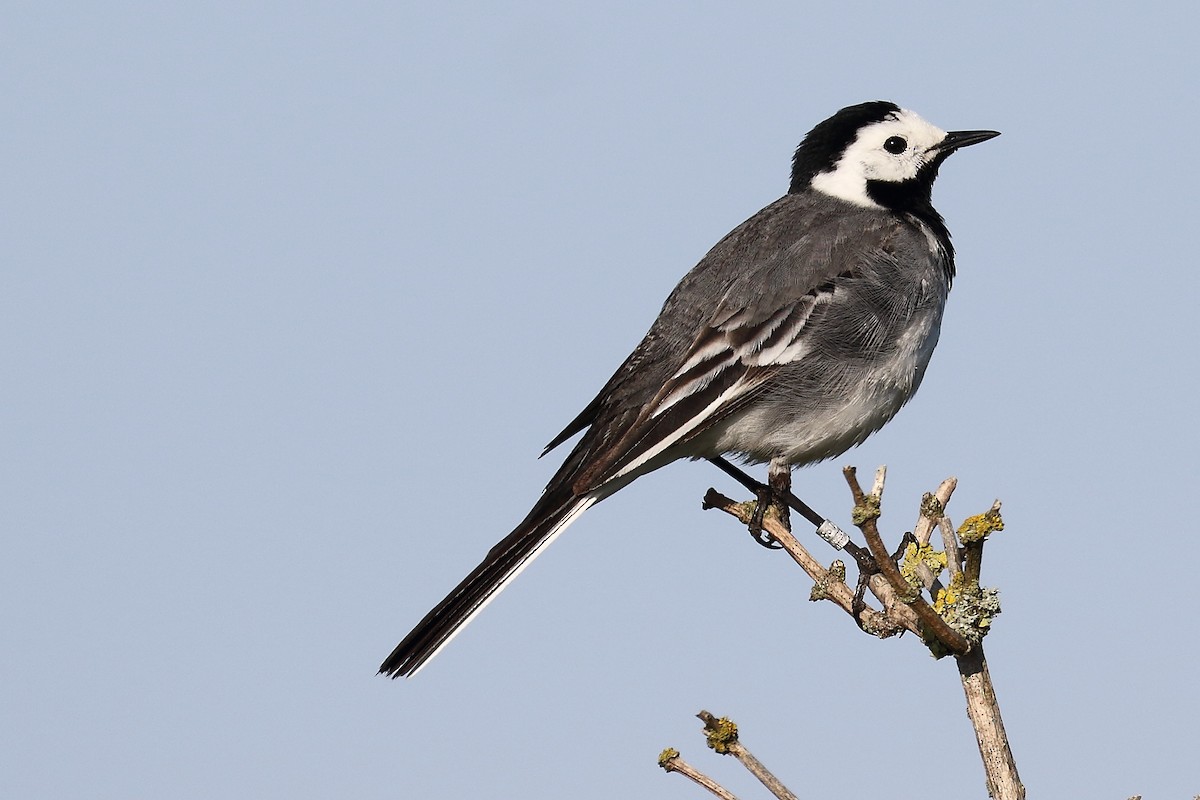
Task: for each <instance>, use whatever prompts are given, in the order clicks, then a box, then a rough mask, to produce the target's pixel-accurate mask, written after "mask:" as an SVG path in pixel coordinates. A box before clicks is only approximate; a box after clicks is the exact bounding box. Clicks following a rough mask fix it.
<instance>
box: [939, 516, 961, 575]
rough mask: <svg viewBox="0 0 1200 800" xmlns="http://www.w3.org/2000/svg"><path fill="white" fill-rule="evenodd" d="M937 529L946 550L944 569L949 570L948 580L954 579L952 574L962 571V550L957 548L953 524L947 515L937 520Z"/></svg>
mask: <svg viewBox="0 0 1200 800" xmlns="http://www.w3.org/2000/svg"><path fill="white" fill-rule="evenodd" d="M938 531H939V532H940V533H941V534H942V547H943V548H944V549H945V551H946V569H948V570H950V580H954V576H955V575H957V574H959V573H960V572H962V551H961V550H959V549H958V537H957V536H955V535H954V526H953V525H951V524H950V519H949V518H948V517H945V516H943V517H942V518H941V519H940V520H938Z"/></svg>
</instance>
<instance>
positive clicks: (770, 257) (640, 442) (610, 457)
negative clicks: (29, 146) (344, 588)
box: [380, 101, 999, 677]
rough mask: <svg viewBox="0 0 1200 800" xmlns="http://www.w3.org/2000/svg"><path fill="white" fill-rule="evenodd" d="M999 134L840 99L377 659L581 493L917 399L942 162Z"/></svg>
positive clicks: (808, 446)
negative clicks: (535, 478) (529, 499)
mask: <svg viewBox="0 0 1200 800" xmlns="http://www.w3.org/2000/svg"><path fill="white" fill-rule="evenodd" d="M997 135H999V134H998V133H997V132H995V131H954V132H951V133H947V132H945V131H943V130H940V129H938V128H936V127H934V126H933V125H931V124H929V123H928V122H926V121H925V120H923V119H921V118H920V117H919V116H917V115H916V114H914V113H913V112H911V111H907V110H904V109H901V108H900V107H898V106H896V105H895V104H894V103H888V102H883V101H878V102H871V103H862V104H860V105H856V106H850V107H849V108H844V109H842V110H841V111H839V112H838V113H836V114H834V115H833V116H832V117H830V118H829V119H827V120H825V121H824V122H822V123H820V124H819V125H817V126H816V127H815V128H813V129H812V130H811V131H810V132H809V133H808V135H807V136H806V137H805V138H804V141H803V142H801V144H800V146H799V147H798V148H797V149H796V154H795V156H794V158H793V159H792V181H791V186H790V187H789V189H788V193H787V194H786V195H784V196H783V197H782V198H780V199H779V200H776V201H775V202H774V203H771V204H770V205H769V206H767V207H766V208H764V209H763V210H762V211H759V212H758V213H757V214H755V215H754V216H752V217H751V218H750V219H748V220H746V221H745V222H743V223H742V224H741V225H739V226H738V227H737V228H735V229H734V230H733V231H732V232H731V233H730V234H729V235H728V236H726V237H725V238H724V239H722V240H721V241H720V242H718V243H717V245H716V246H715V247H713V249H712V250H710V251H709V252H708V254H707V255H706V256H705V257H704V258H703V259H702V260H701V261H700V263H699V264H697V265H696V266H695V268H693V269H692V271H691V272H689V273H688V274H687V275H686V276H685V277H684V278H683V280H682V281H680V283H679V285H678V286H676V287H675V290H674V291H673V292H671V295H670V297H668V298H667V301H666V303H664V304H663V307H662V311H661V313H659V315H658V319H656V320H655V321H654V324H653V325H651V326H650V330H649V332H648V333H647V334H646V337H645V338H644V339H643V340H642V342H641V344H639V345H638V346H637V347H636V348H635V349H634V351H633V353H632V354H631V355H630V356H629V357H628V358H627V359H625V363H623V364H622V365H621V366H620V368H618V369H617V371H616V373H615V374H614V375H613V376H612V377H611V378H610V379H609V381H608V383H606V384H605V385H604V388H603V389H601V390H600V393H599V394H598V395H596V398H595V399H594V400H592V402H590V403H588V405H587V407H586V408H585V409H583V411H582V412H580V414H579V416H577V417H576V418H575V419H574V420H572V421H571V423H570V424H569V425H567V427H566V429H565V430H563V432H562V433H560V434H559V435H558V436H556V437H554V440H553V441H551V442H550V444H549V445H547V446H546V450H545V451H543V455H545V453H546V452H548V451H550V450H551V449H553V448H555V447H557V446H558V445H560V444H562V443H563V442H565V441H566V440H567V439H569V438H570V437H572V436H574V435H575V434H577V433H579V432H580V431H584V433H583V436H582V437H581V438H580V440H579V442H578V444H576V445H575V448H574V449H573V450H572V451H571V453H570V455H568V456H567V459H566V461H565V462H564V463H563V465H562V467H561V468H560V469H559V470H558V472H557V473H555V475H554V477H553V478H552V479H551V480H550V483H549V484H548V485H547V486H546V489H545V491H544V492H543V493H542V496H541V498H540V499H539V500H538V502H537V504H536V505H535V506H534V507H533V510H532V511H530V512H529V515H528V516H527V517H525V519H524V520H523V521H522V522H521V524H520V525H518V526H517V527H516V530H514V531H513V532H512V533H510V534H509V535H508V536H506V537H505V538H504V539H503V540H502V541H501V542H500V543H499V544H497V545H496V546H495V547H493V548H492V549H491V550H490V551H489V552H488V554H487V557H486V558H484V560H483V563H482V564H480V565H479V566H478V567H476V568H475V571H474V572H472V573H471V574H470V575H468V576H467V578H466V579H465V580H464V581H463V582H462V583H460V584H459V585H458V586H457V587H456V588H455V589H454V591H452V592H451V593H450V594H449V596H447V597H446V599H445V600H443V601H442V602H441V603H439V604H438V605H437V607H436V608H434V609H433V610H432V611H430V612H429V614H427V615H426V616H425V618H424V619H423V620H421V622H420V623H418V625H417V627H416V628H414V629H413V630H412V632H411V633H409V634H408V636H406V637H405V638H404V641H402V642H401V643H400V644H399V645H398V646H397V647H396V649H395V650H394V651H392V654H391V655H390V656H388V657H387V660H385V661H384V662H383V665H382V666H381V667H380V672H381V673H386V674H388V675H391V676H392V677H396V676H398V675H413V674H415V673H416V672H417V671H418V670H419V669H420V668H421V667H422V665H424V664H425V663H426V662H427V661H428V660H429V659H430V658H432V657H433V656H434V655H436V654H437V653H438V652H439V651H440V650H441V649H442V648H443V647H445V646H446V644H447V643H448V642H449V641H450V640H451V639H452V638H453V637H454V635H455V634H456V633H458V631H459V630H461V629H462V628H463V626H465V625H466V624H467V623H468V622H470V621H471V620H472V619H473V618H474V617H475V615H476V614H478V613H479V612H480V611H481V610H482V609H483V607H484V606H486V605H487V604H488V602H489V601H490V600H491V599H492V598H493V597H495V596H496V595H497V594H498V593H499V592H500V590H501V589H503V588H504V587H505V586H506V585H507V584H508V582H509V581H511V580H512V579H513V578H515V577H516V576H517V575H518V574H519V573H520V572H521V570H522V569H524V568H525V567H526V566H527V565H528V564H529V562H530V561H532V560H533V558H534V557H535V556H536V555H537V554H538V553H540V552H541V551H542V550H543V549H544V548H545V547H546V545H548V544H549V543H550V542H552V541H553V540H554V539H555V537H557V536H558V535H559V534H560V533H562V532H563V530H565V529H566V527H567V526H568V525H570V524H571V522H573V521H574V520H575V519H576V518H577V517H578V516H579V515H580V514H582V513H583V512H584V511H585V510H586V509H588V508H589V507H590V506H592V505H593V504H595V503H597V502H599V501H600V500H603V499H604V498H606V497H608V496H609V495H611V494H612V493H614V492H616V491H617V490H618V489H620V488H621V487H623V486H625V485H626V484H628V483H629V482H630V481H632V480H634V479H635V478H637V477H638V476H640V475H645V474H646V473H647V472H650V471H652V470H655V469H658V468H659V467H661V466H663V465H665V464H668V463H670V462H672V461H675V460H676V459H679V458H693V459H695V458H711V457H715V456H721V455H725V454H732V455H736V456H738V457H740V458H742V459H744V460H746V461H747V462H750V463H764V462H768V463H769V464H770V470H771V473H772V474H773V475H777V474H780V473H785V474H787V475H789V476H790V469H791V468H792V467H793V466H796V465H800V464H811V463H813V462H816V461H821V460H822V459H826V458H830V457H833V456H837V455H840V454H841V453H843V452H845V451H846V450H848V449H849V448H850V447H853V446H854V445H856V444H858V443H860V442H862V441H863V440H864V439H866V438H867V436H869V435H870V434H872V433H874V432H875V431H877V430H879V428H880V427H882V426H883V425H884V423H886V422H887V421H888V420H890V419H891V418H892V417H893V416H894V415H895V414H896V412H897V411H899V409H900V407H901V406H902V405H904V403H905V402H907V401H908V399H909V398H910V397H911V396H912V394H913V392H915V391H916V389H917V386H918V385H919V384H920V383H921V378H922V376H923V375H924V374H925V367H926V365H927V364H928V363H929V357H930V355H931V354H932V353H933V348H934V345H936V344H937V340H938V333H939V331H940V329H941V320H942V309H943V308H944V306H945V303H946V296H947V294H948V293H949V291H950V282H951V280H952V279H953V277H954V248H953V247H952V246H951V244H950V234H949V232H948V231H947V230H946V225H945V223H944V222H943V220H942V217H941V215H939V214H938V212H937V211H935V210H934V208H933V205H932V204H931V203H930V193H931V190H932V188H933V181H934V178H935V177H937V172H938V167H940V166H941V164H942V162H943V161H944V160H945V159H946V157H947V156H949V155H950V154H951V153H953V152H954V151H955V150H958V149H959V148H961V147H966V146H967V145H971V144H976V143H978V142H982V141H985V140H987V139H991V138H992V137H993V136H997Z"/></svg>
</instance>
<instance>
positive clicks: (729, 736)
mask: <svg viewBox="0 0 1200 800" xmlns="http://www.w3.org/2000/svg"><path fill="white" fill-rule="evenodd" d="M705 737H706V738H707V740H708V746H709V747H711V748H712V749H713V750H715V751H716V752H718V753H720V754H722V755H725V754H726V753H728V752H729V748H730V747H731V746H732V745H734V744H736V743H737V739H738V730H737V725H735V724H734V723H733V721H732V720H730V719H729V717H721V718H720V719H719V720H717V721H715V722H711V723H709V725H708V728H707V730H706V731H705Z"/></svg>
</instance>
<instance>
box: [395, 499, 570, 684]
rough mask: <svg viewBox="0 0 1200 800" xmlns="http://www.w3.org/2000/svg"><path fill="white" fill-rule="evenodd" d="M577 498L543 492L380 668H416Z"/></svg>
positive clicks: (400, 671)
mask: <svg viewBox="0 0 1200 800" xmlns="http://www.w3.org/2000/svg"><path fill="white" fill-rule="evenodd" d="M564 494H566V493H564ZM579 500H580V498H578V497H576V496H574V495H570V494H567V495H566V496H560V497H550V496H547V495H543V497H542V499H541V501H540V502H539V503H538V504H537V505H536V506H535V507H534V509H533V511H531V512H530V513H529V516H527V517H526V518H525V520H524V521H523V522H522V523H521V524H520V525H518V526H517V527H516V529H515V530H513V532H512V533H510V534H509V535H508V536H506V537H504V539H502V540H501V541H500V542H499V543H498V544H497V545H496V546H495V547H493V548H492V549H491V550H489V551H488V554H487V556H486V557H485V558H484V559H483V562H482V563H481V564H480V565H479V566H478V567H476V568H475V569H474V571H472V572H471V574H470V575H468V576H467V577H466V578H465V579H463V581H462V583H460V584H458V586H456V587H455V588H454V591H452V592H450V594H448V595H446V598H445V599H444V600H442V602H440V603H438V604H437V605H436V606H435V607H434V608H433V610H432V611H430V612H429V613H428V614H426V615H425V618H424V619H422V620H421V621H420V622H419V623H417V626H416V627H415V628H413V629H412V631H411V632H410V633H409V634H408V635H407V636H405V637H404V640H403V641H402V642H400V644H398V645H396V649H395V650H393V651H392V654H391V655H389V656H388V657H387V658H386V659H384V661H383V664H382V665H381V666H380V667H379V672H380V674H382V675H388V676H390V677H392V678H397V677H400V676H404V677H408V676H411V675H413V674H414V673H416V671H417V670H419V669H420V668H421V666H422V665H424V664H425V662H426V661H428V660H429V659H430V658H432V657H433V656H434V655H435V654H436V653H437V652H438V650H440V649H441V648H442V647H443V646H445V644H446V643H447V642H448V641H449V640H450V638H451V637H453V636H454V634H455V633H457V632H458V630H459V629H460V628H461V627H462V626H463V625H465V624H466V623H467V622H468V621H469V620H470V618H471V616H472V615H473V614H475V613H476V612H477V611H478V610H479V609H480V607H481V606H482V605H483V604H484V603H486V602H487V601H488V600H489V599H490V598H491V597H492V596H493V595H495V594H496V592H497V591H498V590H499V589H500V588H501V587H502V586H503V585H504V583H505V582H506V581H507V580H508V579H509V578H510V577H511V576H512V574H513V572H514V571H516V570H517V569H518V568H520V566H521V565H522V564H524V563H525V562H526V561H528V560H529V559H530V558H531V557H532V556H533V555H534V554H535V553H536V552H537V550H538V548H540V547H541V546H542V545H544V544H545V543H546V540H547V539H549V538H550V536H551V535H552V534H553V533H554V531H555V529H556V528H557V527H558V526H559V523H561V522H562V521H563V520H564V519H565V518H566V517H567V516H568V515H569V514H570V513H571V512H572V511H573V510H574V509H575V507H576V505H577V503H578V501H579Z"/></svg>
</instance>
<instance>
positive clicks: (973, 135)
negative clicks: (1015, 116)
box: [934, 131, 1000, 155]
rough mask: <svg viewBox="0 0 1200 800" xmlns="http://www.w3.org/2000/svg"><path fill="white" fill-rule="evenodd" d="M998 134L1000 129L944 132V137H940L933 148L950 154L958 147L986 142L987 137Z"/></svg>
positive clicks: (991, 137) (994, 136)
mask: <svg viewBox="0 0 1200 800" xmlns="http://www.w3.org/2000/svg"><path fill="white" fill-rule="evenodd" d="M999 135H1000V131H950V132H949V133H947V134H946V138H945V139H942V141H941V142H939V143H938V144H937V145H936V146H935V147H934V149H935V150H940V151H942V152H943V153H944V154H945V155H950V154H951V153H953V152H954V151H955V150H958V149H959V148H962V147H968V146H970V145H973V144H979V143H980V142H986V141H987V140H988V139H994V138H996V137H997V136H999Z"/></svg>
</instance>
